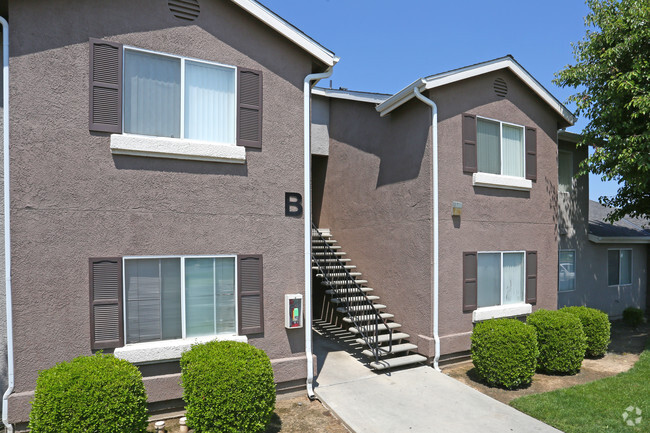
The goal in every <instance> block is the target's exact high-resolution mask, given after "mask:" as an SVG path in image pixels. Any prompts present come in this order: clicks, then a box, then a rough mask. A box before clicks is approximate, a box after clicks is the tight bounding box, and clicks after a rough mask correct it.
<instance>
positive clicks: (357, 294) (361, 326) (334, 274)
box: [311, 223, 393, 362]
mask: <svg viewBox="0 0 650 433" xmlns="http://www.w3.org/2000/svg"><path fill="white" fill-rule="evenodd" d="M314 235H316V236H317V239H318V240H319V241H320V245H322V246H323V252H324V253H325V254H324V256H323V257H322V258H319V257H316V256H315V255H314V248H313V239H314ZM311 257H312V261H313V262H314V263H315V264H316V266H317V267H318V273H319V274H321V275H322V283H321V284H323V285H324V286H326V287H328V288H330V289H333V290H338V293H337V292H333V293H335V294H336V297H337V298H338V299H340V300H342V305H343V306H344V307H345V310H346V312H347V313H346V314H347V316H348V318H349V319H350V321H351V322H352V324H353V326H354V327H355V328H357V330H358V332H359V335H360V336H361V338H362V339H363V340H364V341H365V343H366V345H367V346H368V348H369V349H370V350H371V351H372V354H373V356H374V358H375V361H376V362H379V361H380V360H381V356H382V355H386V354H389V353H391V352H392V350H393V330H392V328H389V327H388V322H387V321H386V319H384V318H383V317H381V314H380V313H379V311H377V309H376V308H375V305H374V304H373V302H372V301H371V300H370V299H368V295H366V292H364V291H363V290H362V287H361V285H360V284H359V283H358V282H357V281H356V280H355V278H354V277H353V276H352V275H351V274H350V272H348V270H347V269H346V267H345V264H344V262H342V261H341V260H340V258H339V257H338V255H337V254H336V253H335V251H334V250H333V249H332V248H331V247H330V244H329V243H328V242H327V241H326V240H325V238H324V237H323V235H322V233H321V232H320V231H319V230H318V228H317V227H316V226H315V225H314V224H313V223H312V252H311ZM332 296H334V295H332ZM364 306H365V308H363V307H364ZM351 307H353V308H354V307H359V309H361V308H363V310H361V311H359V312H360V314H361V315H362V317H363V319H359V316H358V314H352V313H351ZM382 325H383V327H384V328H385V330H386V331H387V332H388V335H389V339H388V350H386V348H385V346H384V347H382V346H381V345H380V342H379V335H380V333H379V327H380V326H382Z"/></svg>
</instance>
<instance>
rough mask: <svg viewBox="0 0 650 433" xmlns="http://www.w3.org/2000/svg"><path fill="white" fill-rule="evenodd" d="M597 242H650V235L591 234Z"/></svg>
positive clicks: (590, 236)
mask: <svg viewBox="0 0 650 433" xmlns="http://www.w3.org/2000/svg"><path fill="white" fill-rule="evenodd" d="M589 240H590V241H591V242H593V243H595V244H650V236H596V235H592V234H589Z"/></svg>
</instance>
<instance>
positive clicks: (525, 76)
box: [377, 56, 576, 125]
mask: <svg viewBox="0 0 650 433" xmlns="http://www.w3.org/2000/svg"><path fill="white" fill-rule="evenodd" d="M501 69H509V70H510V71H512V72H513V73H514V74H515V75H516V76H517V77H518V78H519V79H520V80H521V81H523V82H524V83H525V84H526V85H527V86H528V87H530V88H531V89H532V90H533V91H534V92H535V93H536V94H537V95H538V96H539V97H540V98H542V100H544V102H546V103H547V104H548V105H549V106H550V107H551V108H552V109H553V110H555V111H556V112H557V113H558V114H559V115H560V116H562V117H563V118H564V119H565V120H566V121H567V122H568V123H569V124H571V125H573V124H574V123H575V121H576V117H575V116H574V115H573V113H571V112H570V111H569V110H568V109H567V108H566V107H565V106H564V105H563V104H562V103H561V102H560V101H558V100H557V99H556V98H555V96H553V95H552V94H551V93H550V92H549V91H548V90H546V89H545V88H544V87H543V86H542V85H541V84H540V83H539V82H538V81H537V80H536V79H535V78H533V76H532V75H530V74H529V73H528V71H526V70H525V69H524V68H523V67H522V66H521V65H520V64H519V63H517V61H516V60H515V59H514V58H513V57H512V56H506V57H501V58H498V59H494V60H490V61H487V62H483V63H479V64H477V65H472V66H467V67H464V68H460V69H455V70H453V71H449V72H443V73H441V74H436V75H430V76H428V77H425V78H420V79H418V80H416V81H414V82H413V83H412V84H410V85H408V86H406V87H405V88H404V89H402V90H401V91H399V92H397V93H396V94H395V95H393V96H392V97H390V98H389V99H387V100H386V101H384V102H383V103H382V104H380V105H379V106H377V111H378V112H379V113H380V115H381V116H385V115H387V114H388V113H390V112H391V111H393V110H394V109H396V108H397V107H399V106H400V105H402V104H404V103H406V102H407V101H409V100H411V99H412V98H414V97H415V95H414V93H413V88H414V87H417V88H418V89H419V90H420V91H423V90H429V89H434V88H436V87H440V86H444V85H446V84H451V83H455V82H457V81H461V80H465V79H468V78H472V77H476V76H479V75H483V74H487V73H489V72H494V71H498V70H501Z"/></svg>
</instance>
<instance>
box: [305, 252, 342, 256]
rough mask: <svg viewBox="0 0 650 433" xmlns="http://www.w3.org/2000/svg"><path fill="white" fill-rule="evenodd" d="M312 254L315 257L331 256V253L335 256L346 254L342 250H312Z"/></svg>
mask: <svg viewBox="0 0 650 433" xmlns="http://www.w3.org/2000/svg"><path fill="white" fill-rule="evenodd" d="M312 254H313V255H315V256H316V257H324V256H328V257H331V256H332V255H335V256H345V255H347V253H344V252H342V251H334V252H329V251H314V252H312Z"/></svg>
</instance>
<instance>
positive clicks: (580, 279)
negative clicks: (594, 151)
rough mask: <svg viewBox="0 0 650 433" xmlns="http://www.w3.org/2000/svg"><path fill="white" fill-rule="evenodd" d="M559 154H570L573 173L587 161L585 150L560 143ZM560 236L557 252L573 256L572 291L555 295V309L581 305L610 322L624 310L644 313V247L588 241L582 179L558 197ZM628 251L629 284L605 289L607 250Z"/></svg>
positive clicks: (586, 196)
mask: <svg viewBox="0 0 650 433" xmlns="http://www.w3.org/2000/svg"><path fill="white" fill-rule="evenodd" d="M560 150H564V151H567V152H573V165H574V173H577V172H578V164H579V163H580V161H582V160H583V159H585V158H586V157H587V149H586V148H576V146H575V144H573V143H570V142H568V141H560ZM558 202H559V207H560V212H559V217H560V228H564V229H565V232H566V234H561V235H560V240H559V249H567V250H574V251H575V252H576V289H575V290H571V291H562V292H558V308H561V307H564V306H570V305H585V306H587V307H592V308H597V309H599V310H602V311H605V312H606V313H607V314H608V315H609V316H610V317H611V318H620V317H621V316H622V315H623V310H624V309H625V308H627V307H637V308H643V309H645V305H646V292H647V284H648V276H647V263H648V247H647V245H643V244H641V245H638V244H636V245H635V244H596V243H594V242H591V241H590V240H589V238H588V229H589V180H588V177H587V176H582V177H580V178H578V179H575V180H574V188H573V190H572V191H570V192H569V193H560V194H559V201H558ZM619 248H630V249H632V284H630V285H623V286H618V285H617V286H608V284H607V251H608V249H619Z"/></svg>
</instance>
